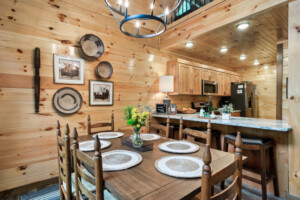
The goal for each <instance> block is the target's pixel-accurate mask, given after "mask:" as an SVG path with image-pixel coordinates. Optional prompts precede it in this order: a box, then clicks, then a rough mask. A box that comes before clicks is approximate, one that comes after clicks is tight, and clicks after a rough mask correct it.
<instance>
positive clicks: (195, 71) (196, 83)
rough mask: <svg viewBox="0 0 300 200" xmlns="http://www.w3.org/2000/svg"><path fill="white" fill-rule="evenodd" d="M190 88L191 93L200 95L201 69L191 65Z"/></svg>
mask: <svg viewBox="0 0 300 200" xmlns="http://www.w3.org/2000/svg"><path fill="white" fill-rule="evenodd" d="M190 70H191V73H190V75H191V76H190V77H191V80H192V81H191V86H192V87H191V89H192V94H193V95H202V78H201V77H202V70H201V68H199V67H191V68H190Z"/></svg>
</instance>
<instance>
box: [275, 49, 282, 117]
mask: <svg viewBox="0 0 300 200" xmlns="http://www.w3.org/2000/svg"><path fill="white" fill-rule="evenodd" d="M282 75H283V44H278V45H277V84H276V119H279V120H281V119H282Z"/></svg>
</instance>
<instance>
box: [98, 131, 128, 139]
mask: <svg viewBox="0 0 300 200" xmlns="http://www.w3.org/2000/svg"><path fill="white" fill-rule="evenodd" d="M96 135H98V137H99V139H114V138H118V137H122V136H123V135H124V133H121V132H100V133H97V134H95V135H93V137H94V138H95V137H96Z"/></svg>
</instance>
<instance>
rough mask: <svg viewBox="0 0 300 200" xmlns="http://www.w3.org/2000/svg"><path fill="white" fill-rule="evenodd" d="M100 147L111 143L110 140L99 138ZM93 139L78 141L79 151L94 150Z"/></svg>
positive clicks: (102, 147) (105, 146) (103, 147)
mask: <svg viewBox="0 0 300 200" xmlns="http://www.w3.org/2000/svg"><path fill="white" fill-rule="evenodd" d="M100 143H101V149H105V148H107V147H109V146H110V145H111V142H110V141H107V140H100ZM94 144H95V140H89V141H84V142H79V150H80V151H94Z"/></svg>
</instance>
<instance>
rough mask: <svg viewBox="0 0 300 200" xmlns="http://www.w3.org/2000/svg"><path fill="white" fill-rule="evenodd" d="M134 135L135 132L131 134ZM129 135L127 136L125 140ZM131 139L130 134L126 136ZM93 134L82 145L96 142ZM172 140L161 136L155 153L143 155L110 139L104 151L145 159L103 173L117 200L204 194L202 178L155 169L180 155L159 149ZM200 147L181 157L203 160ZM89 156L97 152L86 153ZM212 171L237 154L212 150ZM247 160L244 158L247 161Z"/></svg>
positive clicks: (154, 141)
mask: <svg viewBox="0 0 300 200" xmlns="http://www.w3.org/2000/svg"><path fill="white" fill-rule="evenodd" d="M131 134H132V133H131ZM125 136H126V134H125V135H124V137H125ZM127 136H129V135H127ZM93 139H94V138H93V137H92V136H91V135H83V136H79V138H78V140H79V142H83V141H88V140H93ZM171 140H172V139H169V138H165V137H161V138H160V139H158V140H153V141H151V142H153V150H150V151H145V152H140V151H135V150H134V149H133V148H130V147H128V146H126V145H123V144H122V142H121V138H115V139H110V140H109V141H110V142H111V146H110V147H108V148H106V149H102V150H101V152H102V153H104V152H108V151H112V150H129V151H134V152H137V153H139V154H140V155H141V156H142V158H143V160H142V162H141V163H140V164H138V165H136V166H134V167H132V168H129V169H126V170H122V171H111V172H104V173H103V177H104V186H105V188H106V189H107V190H109V191H110V192H111V193H112V194H113V195H114V196H115V197H116V198H117V199H156V200H159V199H163V200H166V199H172V200H175V199H190V198H192V197H194V196H195V195H197V194H199V193H200V191H201V178H176V177H172V176H168V175H165V174H163V173H161V172H159V171H157V169H156V168H155V162H156V161H157V160H159V159H160V158H162V157H164V156H172V155H179V154H174V153H168V152H165V151H162V150H160V149H159V148H158V145H159V144H161V143H164V142H167V141H171ZM197 144H198V145H199V146H200V148H199V150H198V151H197V152H195V153H190V154H180V155H185V156H193V157H198V158H201V159H202V158H203V153H204V149H205V145H204V144H201V143H197ZM85 153H86V154H87V155H89V156H90V157H93V156H94V152H93V151H90V152H85ZM211 156H212V162H211V167H212V170H213V172H217V171H219V170H221V169H223V168H224V167H226V166H227V165H229V164H230V163H232V162H233V160H234V154H232V153H228V152H223V151H220V150H216V149H211ZM245 160H246V158H245V157H244V158H243V161H245Z"/></svg>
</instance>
